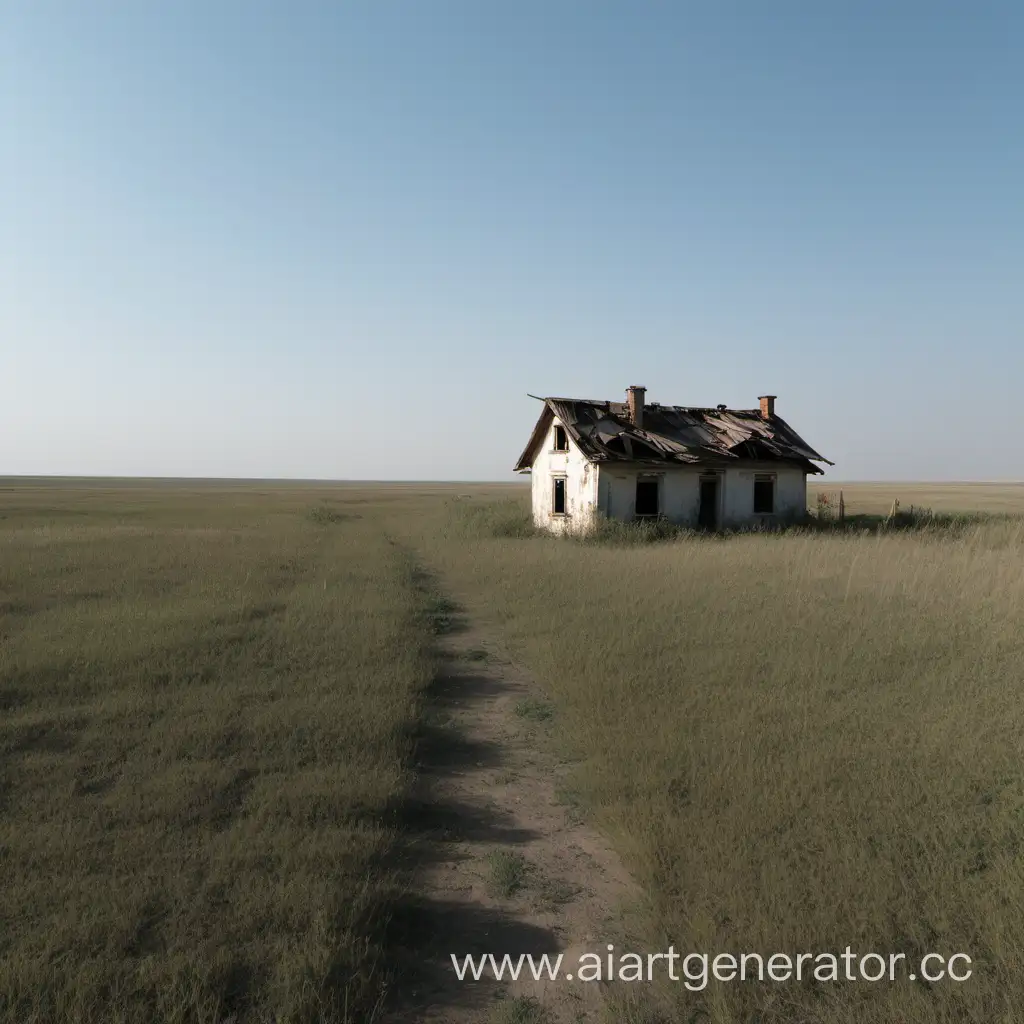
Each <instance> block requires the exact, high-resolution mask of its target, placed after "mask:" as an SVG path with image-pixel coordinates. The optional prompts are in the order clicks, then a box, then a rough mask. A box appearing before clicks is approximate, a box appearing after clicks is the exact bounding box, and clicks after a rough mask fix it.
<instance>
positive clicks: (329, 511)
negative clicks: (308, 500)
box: [306, 505, 355, 525]
mask: <svg viewBox="0 0 1024 1024" xmlns="http://www.w3.org/2000/svg"><path fill="white" fill-rule="evenodd" d="M306 518H307V519H311V520H312V521H313V522H314V523H321V524H323V525H328V524H330V523H341V522H344V521H345V520H346V519H353V518H355V517H354V516H352V515H351V514H350V513H348V512H342V511H341V510H340V509H336V508H331V507H330V505H314V506H313V507H312V508H311V509H310V510H309V511H308V512H307V513H306Z"/></svg>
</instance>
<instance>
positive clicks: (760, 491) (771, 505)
mask: <svg viewBox="0 0 1024 1024" xmlns="http://www.w3.org/2000/svg"><path fill="white" fill-rule="evenodd" d="M774 512H775V481H774V480H773V479H772V478H771V477H755V478H754V515H756V516H770V515H772V514H773V513H774Z"/></svg>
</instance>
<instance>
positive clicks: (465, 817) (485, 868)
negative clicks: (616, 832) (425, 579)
mask: <svg viewBox="0 0 1024 1024" xmlns="http://www.w3.org/2000/svg"><path fill="white" fill-rule="evenodd" d="M439 644H440V648H441V654H442V662H441V666H440V670H439V672H438V674H437V677H436V679H435V681H434V685H433V687H432V692H431V695H430V701H431V706H430V708H429V710H428V716H427V722H426V724H425V726H424V729H423V732H422V735H421V737H420V742H419V744H418V748H417V757H418V765H417V767H418V769H419V772H420V776H419V791H418V793H417V794H416V798H415V800H414V806H413V809H412V816H413V818H415V819H416V820H415V822H414V824H415V834H416V836H417V838H416V839H415V840H414V841H413V845H414V848H413V857H414V860H415V869H414V876H413V877H414V880H415V887H416V891H417V895H418V898H417V899H416V900H415V901H414V902H413V903H412V904H410V905H408V906H407V907H405V908H404V909H403V910H402V911H401V919H400V920H398V921H397V922H396V926H397V928H398V931H399V932H400V933H401V934H400V935H399V942H400V944H401V945H402V946H403V947H404V948H405V949H406V951H407V952H406V955H407V957H408V959H407V961H406V962H404V963H402V964H401V968H400V977H399V978H398V987H399V992H397V993H395V994H394V998H393V999H392V1009H391V1011H390V1013H389V1014H388V1015H387V1016H386V1017H385V1019H386V1020H387V1021H388V1022H389V1024H406V1022H413V1021H416V1022H420V1021H424V1022H435V1021H436V1022H440V1021H445V1022H453V1024H460V1022H478V1021H487V1020H489V1019H491V1017H492V1015H499V1011H500V1009H501V1007H500V1005H499V1004H500V1001H501V1000H503V999H516V998H519V999H534V1000H536V1001H537V1003H539V1004H540V1006H542V1007H543V1013H544V1017H543V1019H544V1020H545V1021H551V1022H552V1024H556V1022H559V1024H560V1022H573V1024H576V1022H584V1021H596V1020H598V1019H600V1017H601V1008H602V1005H603V993H602V991H601V990H600V988H599V987H598V986H597V985H596V984H587V983H580V982H569V981H565V980H561V981H558V982H551V981H542V982H536V981H534V979H533V977H532V975H530V974H529V971H528V970H526V971H524V973H525V974H526V975H527V978H525V979H524V978H522V977H521V978H520V979H519V980H518V981H517V982H513V983H508V982H496V981H494V980H493V979H487V980H481V981H479V982H473V981H465V982H460V981H459V980H458V979H457V977H456V975H455V972H454V969H453V966H452V962H451V956H450V954H452V953H455V954H457V955H458V956H459V957H460V958H461V957H464V956H465V955H466V954H469V953H471V954H473V955H474V956H477V955H479V954H481V953H494V954H495V956H496V957H497V958H499V959H500V957H501V956H503V955H504V954H506V953H508V954H510V955H512V956H513V957H518V956H519V955H520V954H526V953H529V954H533V955H534V956H538V955H540V954H542V953H557V952H563V953H564V954H565V956H564V961H563V965H564V966H563V971H570V972H571V971H572V966H571V965H572V963H573V961H575V958H576V957H577V956H578V954H579V953H581V952H584V951H585V950H586V951H598V950H601V949H603V948H604V947H603V945H601V943H602V942H603V941H604V939H605V936H606V934H607V932H606V930H605V928H606V925H609V924H610V923H611V922H613V921H615V920H616V919H617V917H618V913H619V909H620V908H622V907H623V906H625V905H628V904H629V903H630V902H631V901H632V900H633V899H634V898H635V896H636V890H635V888H634V886H633V884H632V882H631V880H630V879H629V877H628V875H627V874H626V872H625V871H624V870H623V868H622V866H621V864H620V863H619V861H618V859H617V858H616V856H615V854H614V853H613V852H612V850H611V849H610V847H609V845H608V844H607V842H605V841H604V840H603V839H602V838H601V837H600V836H599V835H598V834H597V833H596V832H594V831H593V829H591V828H589V827H588V826H587V825H585V824H583V823H582V822H580V821H579V820H578V819H577V818H575V817H574V815H573V812H572V811H571V809H569V808H567V807H566V806H565V805H564V804H563V803H560V802H559V801H558V799H557V795H556V794H557V790H558V782H559V778H560V776H561V774H562V773H563V772H564V771H565V768H564V766H560V765H559V764H558V763H557V759H556V757H555V756H554V755H553V754H552V753H551V752H550V751H547V750H546V749H545V744H544V743H538V742H537V738H538V732H539V731H540V729H542V728H543V725H541V724H540V723H539V722H538V721H537V719H543V718H544V716H545V715H546V714H548V711H549V709H548V706H547V705H546V704H544V703H543V702H542V701H540V700H539V699H538V695H537V688H536V686H535V684H534V682H533V680H532V679H531V678H530V676H529V674H528V673H527V672H526V671H525V670H524V669H523V668H522V667H521V666H519V665H516V664H514V663H513V662H512V661H511V660H510V659H509V658H508V657H507V656H506V655H505V653H504V651H503V649H502V647H501V644H500V641H499V640H498V639H497V638H496V637H495V636H492V635H489V634H487V633H485V632H484V631H482V630H481V629H480V628H479V627H478V626H476V625H474V624H473V623H471V622H469V621H467V620H466V619H465V618H464V617H463V616H461V615H457V616H456V617H454V618H453V620H452V621H451V623H450V624H449V628H448V629H447V630H446V632H445V633H444V635H443V636H442V637H441V638H440V640H439Z"/></svg>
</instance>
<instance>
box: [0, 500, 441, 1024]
mask: <svg viewBox="0 0 1024 1024" xmlns="http://www.w3.org/2000/svg"><path fill="white" fill-rule="evenodd" d="M360 507H361V499H360V500H357V501H355V502H354V503H353V504H352V506H351V508H349V509H348V510H347V511H346V512H344V513H342V512H340V511H338V510H337V509H336V508H328V507H326V506H325V505H324V504H323V492H322V491H321V490H319V489H313V488H310V489H306V490H302V489H299V488H295V487H287V488H282V487H279V486H277V487H275V486H266V487H257V486H252V485H249V486H242V485H236V486H227V485H225V486H222V487H214V486H212V485H206V486H196V485H190V484H179V485H173V484H155V483H153V484H134V485H132V484H119V485H108V486H107V487H103V486H99V487H97V486H96V485H87V484H85V483H79V484H64V485H61V484H57V483H50V484H27V483H24V482H22V483H17V482H7V483H6V485H5V486H4V487H3V489H2V490H0V636H2V646H0V709H2V712H0V806H2V816H0V863H2V871H3V885H2V886H0V919H2V922H3V924H2V927H0V1020H5V1021H10V1022H12V1024H13V1022H15V1021H17V1022H18V1024H23V1022H30V1021H53V1022H58V1021H59V1022H62V1024H63V1022H69V1024H70V1022H75V1021H80V1022H99V1021H121V1022H125V1024H126V1022H134V1021H138V1022H146V1024H151V1022H153V1021H182V1022H185V1021H211V1022H212V1021H221V1020H224V1019H227V1018H229V1017H230V1016H231V1014H233V1013H235V1014H238V1018H237V1019H240V1020H248V1019H256V1018H255V1017H253V1016H250V1015H251V1014H253V1013H257V1012H258V1013H259V1014H260V1015H261V1016H260V1018H259V1019H268V1020H269V1019H275V1020H277V1019H279V1020H288V1021H295V1022H299V1021H321V1020H324V1021H341V1020H348V1021H352V1022H362V1021H365V1020H366V1019H368V1016H369V1014H370V1013H372V1011H373V1006H374V1004H375V1002H376V1001H377V999H378V997H379V995H380V992H381V990H382V986H383V982H384V980H385V978H386V976H387V972H388V964H387V962H386V961H385V960H384V958H383V952H382V943H383V941H384V926H385V915H386V913H387V912H388V910H389V908H390V907H391V905H392V904H393V902H394V900H395V899H397V898H400V897H401V894H400V893H398V892H396V891H395V886H396V883H397V879H396V877H395V876H394V874H393V871H392V870H391V868H389V866H388V864H389V857H390V856H391V853H392V851H393V849H394V846H395V843H396V840H397V838H398V836H397V832H396V823H395V821H394V820H393V817H394V816H393V814H392V813H391V810H390V809H391V808H392V807H393V806H395V805H396V803H397V802H399V801H400V800H401V797H402V795H403V794H404V793H405V791H406V788H407V785H408V783H409V776H410V772H409V768H408V764H407V760H408V755H409V749H410V746H411V735H412V732H413V729H414V727H415V720H416V717H417V715H418V705H419V694H420V693H421V691H422V688H423V687H424V685H425V684H426V683H427V682H428V680H429V678H430V675H431V671H432V660H431V659H432V655H431V653H430V644H431V637H430V633H429V628H428V622H427V621H426V619H425V618H424V614H425V612H427V611H429V609H426V608H425V607H424V599H423V595H422V594H420V593H419V592H418V590H417V587H416V586H415V585H414V581H413V576H412V572H411V568H410V563H409V558H408V556H407V554H405V553H404V552H403V551H402V550H401V549H399V548H397V547H395V546H394V545H392V544H391V543H389V542H388V540H387V538H386V537H385V535H384V533H383V532H382V530H381V528H380V525H379V523H378V522H377V521H375V519H374V518H373V517H372V516H370V517H367V516H365V515H363V514H362V513H361V512H360V511H359V508H360Z"/></svg>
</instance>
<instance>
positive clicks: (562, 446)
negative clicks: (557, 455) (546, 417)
mask: <svg viewBox="0 0 1024 1024" xmlns="http://www.w3.org/2000/svg"><path fill="white" fill-rule="evenodd" d="M568 450H569V438H568V436H567V435H566V433H565V427H555V451H556V452H567V451H568Z"/></svg>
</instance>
